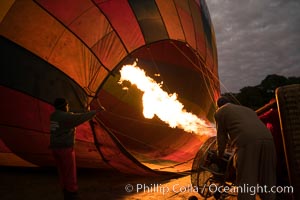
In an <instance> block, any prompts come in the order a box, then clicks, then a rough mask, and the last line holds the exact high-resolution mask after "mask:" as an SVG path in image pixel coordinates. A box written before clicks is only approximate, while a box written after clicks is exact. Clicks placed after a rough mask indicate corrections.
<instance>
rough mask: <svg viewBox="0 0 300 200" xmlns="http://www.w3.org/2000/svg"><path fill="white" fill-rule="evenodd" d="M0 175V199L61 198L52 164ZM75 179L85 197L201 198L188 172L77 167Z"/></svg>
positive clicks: (91, 199)
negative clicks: (141, 172) (147, 174)
mask: <svg viewBox="0 0 300 200" xmlns="http://www.w3.org/2000/svg"><path fill="white" fill-rule="evenodd" d="M0 177H1V178H0V180H1V184H0V199H1V200H37V199H39V200H41V199H43V200H62V199H63V196H62V193H61V190H60V188H59V185H58V176H57V172H56V169H55V168H36V167H26V168H24V167H23V168H20V167H0ZM78 183H79V187H80V195H81V197H82V199H84V200H104V199H105V200H141V199H143V200H165V199H174V200H184V199H188V198H189V197H190V196H192V195H195V196H196V197H198V199H199V200H202V199H203V198H202V197H201V196H200V195H199V194H198V193H197V192H196V191H195V189H191V181H190V176H189V175H182V176H174V175H166V176H159V177H143V176H135V175H129V174H122V173H119V172H115V171H105V170H97V169H79V170H78ZM126 190H127V191H126ZM137 190H139V191H138V192H137ZM211 199H212V198H210V200H211ZM229 199H231V200H233V199H236V198H235V197H231V198H229Z"/></svg>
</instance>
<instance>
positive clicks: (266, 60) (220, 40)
mask: <svg viewBox="0 0 300 200" xmlns="http://www.w3.org/2000/svg"><path fill="white" fill-rule="evenodd" d="M206 3H207V6H208V9H209V12H210V15H211V19H212V23H213V25H214V28H215V34H216V40H217V49H218V61H219V77H220V81H221V83H222V84H224V85H225V87H226V89H225V88H224V87H223V88H222V92H238V91H239V90H240V89H241V88H242V87H245V86H254V85H258V84H259V83H260V82H261V81H262V80H263V79H264V78H265V77H266V76H267V75H269V74H278V75H283V76H287V77H289V76H300V26H299V25H300V24H299V22H300V12H299V10H300V1H298V0H247V1H246V0H245V1H239V0H208V1H206Z"/></svg>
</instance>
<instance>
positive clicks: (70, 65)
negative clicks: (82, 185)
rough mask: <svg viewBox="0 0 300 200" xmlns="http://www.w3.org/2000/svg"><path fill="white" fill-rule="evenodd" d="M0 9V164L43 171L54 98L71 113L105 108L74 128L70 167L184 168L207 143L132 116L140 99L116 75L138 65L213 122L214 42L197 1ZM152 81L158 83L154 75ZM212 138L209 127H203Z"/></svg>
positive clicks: (75, 1) (49, 1) (138, 113)
mask: <svg viewBox="0 0 300 200" xmlns="http://www.w3.org/2000/svg"><path fill="white" fill-rule="evenodd" d="M1 3H3V7H2V9H1V10H0V12H1V18H0V19H1V25H0V32H1V39H0V42H1V48H2V51H1V52H2V53H1V69H0V70H1V73H0V77H1V78H0V91H1V99H0V102H1V104H0V112H1V115H0V116H1V117H0V136H1V137H0V152H1V156H2V157H3V156H4V155H8V154H10V155H14V156H15V157H11V159H6V160H5V162H3V163H0V164H2V165H3V164H8V162H11V163H13V162H14V161H16V156H18V157H19V158H20V159H22V160H23V161H24V162H23V163H21V165H26V164H25V162H28V163H27V164H28V165H37V166H51V165H53V159H52V156H51V151H50V150H49V148H48V145H49V134H50V130H49V124H50V122H49V116H50V114H51V112H53V111H54V108H53V106H52V103H53V101H54V99H55V98H57V97H64V98H66V99H68V101H69V102H70V107H71V110H72V111H74V112H83V111H85V109H86V107H87V105H90V107H91V109H97V108H98V107H99V106H100V102H101V105H103V106H104V107H105V108H106V110H105V111H103V112H100V113H98V114H97V117H96V118H95V119H93V120H92V121H90V122H86V123H84V124H82V125H80V126H79V127H78V128H77V134H76V159H77V164H78V166H79V167H92V168H114V169H117V170H120V171H123V172H126V173H136V174H145V173H146V174H153V173H154V172H156V171H172V172H173V171H176V172H177V171H186V170H190V169H191V164H192V161H191V160H192V159H193V157H194V156H195V154H196V152H197V151H198V149H199V147H200V146H201V145H202V143H203V142H204V141H205V140H206V139H207V138H208V137H209V136H207V135H197V134H194V133H188V132H185V131H183V130H181V129H178V128H171V127H169V126H168V125H167V124H166V123H164V122H162V121H161V120H159V119H158V118H157V117H154V118H153V119H146V118H145V117H144V116H143V114H142V109H143V108H142V92H141V91H139V90H138V89H137V88H136V87H134V86H133V85H130V84H129V85H128V90H123V89H122V87H123V86H122V85H120V84H119V83H118V82H119V79H120V73H119V70H120V69H121V67H122V66H123V65H125V64H132V63H133V62H134V61H136V60H137V61H138V66H139V67H141V68H142V69H144V70H145V71H146V73H147V74H148V75H149V76H150V77H152V78H153V79H155V80H156V81H157V82H163V85H162V88H163V89H164V90H165V91H167V92H168V93H170V94H172V93H177V94H178V99H179V100H180V101H181V102H182V103H183V104H184V106H185V109H186V110H188V111H189V112H192V113H194V114H195V115H197V116H198V117H199V118H201V119H204V120H206V121H208V122H213V113H214V110H215V106H214V102H215V100H216V98H217V97H218V95H219V91H220V89H219V81H218V71H217V50H216V44H215V35H214V30H213V26H212V23H211V20H210V16H209V12H208V10H207V7H206V3H205V1H204V0H199V1H198V0H149V1H139V0H128V1H127V0H111V1H103V0H92V1H90V0H64V1H60V0H35V1H31V0H24V1H18V0H17V1H9V0H4V1H2V2H1ZM155 75H159V76H155ZM210 130H211V132H214V129H213V128H210Z"/></svg>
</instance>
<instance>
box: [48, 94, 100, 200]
mask: <svg viewBox="0 0 300 200" xmlns="http://www.w3.org/2000/svg"><path fill="white" fill-rule="evenodd" d="M54 107H55V111H54V112H53V113H52V114H51V116H50V146H49V147H50V149H51V150H52V154H53V156H54V160H55V163H56V165H57V169H58V174H59V179H60V184H61V187H62V189H63V193H64V199H65V200H69V199H70V200H73V199H79V196H78V184H77V172H76V161H75V151H74V145H75V133H76V126H78V125H80V124H82V123H83V122H85V121H88V120H90V119H92V118H93V117H94V116H95V115H96V112H97V111H98V110H95V111H90V112H86V113H72V112H70V111H69V104H68V102H67V100H66V99H64V98H57V99H55V101H54ZM99 110H103V108H101V109H99Z"/></svg>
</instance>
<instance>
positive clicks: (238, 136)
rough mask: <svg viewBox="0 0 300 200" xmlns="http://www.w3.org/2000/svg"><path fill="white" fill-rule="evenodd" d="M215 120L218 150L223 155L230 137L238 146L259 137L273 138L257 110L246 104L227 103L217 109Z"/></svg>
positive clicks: (233, 143)
mask: <svg viewBox="0 0 300 200" xmlns="http://www.w3.org/2000/svg"><path fill="white" fill-rule="evenodd" d="M215 120H216V125H217V144H218V150H219V153H220V154H221V155H222V154H223V152H224V150H225V148H226V144H227V143H228V138H230V140H231V142H232V145H235V146H236V147H237V148H239V147H242V146H244V145H247V144H248V143H251V142H254V141H256V140H257V139H273V137H272V134H271V133H270V131H269V130H268V129H267V127H266V126H265V125H264V123H263V122H262V121H261V120H260V119H259V118H258V116H257V114H256V112H254V111H253V110H251V109H250V108H247V107H245V106H240V105H235V104H231V103H227V104H225V105H223V106H222V107H220V108H219V109H218V110H217V111H216V113H215Z"/></svg>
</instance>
